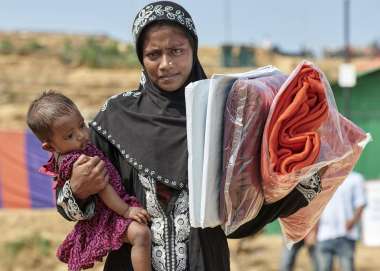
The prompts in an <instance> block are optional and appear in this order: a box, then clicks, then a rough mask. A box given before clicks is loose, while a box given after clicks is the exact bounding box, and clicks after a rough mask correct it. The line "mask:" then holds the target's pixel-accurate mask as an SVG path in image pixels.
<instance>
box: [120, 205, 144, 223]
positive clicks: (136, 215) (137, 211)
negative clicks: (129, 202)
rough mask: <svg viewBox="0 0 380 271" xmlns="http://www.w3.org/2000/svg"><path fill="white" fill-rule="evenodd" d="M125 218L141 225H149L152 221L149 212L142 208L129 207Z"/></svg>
mask: <svg viewBox="0 0 380 271" xmlns="http://www.w3.org/2000/svg"><path fill="white" fill-rule="evenodd" d="M124 217H125V218H130V219H133V220H135V221H137V222H139V223H141V224H148V221H149V220H150V216H149V214H148V212H147V211H146V210H145V209H143V208H141V207H129V208H128V210H127V211H126V212H125V215H124Z"/></svg>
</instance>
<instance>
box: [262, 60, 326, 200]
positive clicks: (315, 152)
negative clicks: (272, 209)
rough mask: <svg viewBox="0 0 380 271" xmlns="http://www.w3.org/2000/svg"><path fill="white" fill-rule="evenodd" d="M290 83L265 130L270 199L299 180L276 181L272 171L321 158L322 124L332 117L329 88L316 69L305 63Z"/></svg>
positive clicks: (266, 180) (281, 172)
mask: <svg viewBox="0 0 380 271" xmlns="http://www.w3.org/2000/svg"><path fill="white" fill-rule="evenodd" d="M287 83H288V84H287ZM287 83H285V84H284V86H285V87H282V89H281V90H280V93H279V95H278V97H276V98H277V99H275V101H274V104H275V106H273V110H272V114H271V115H270V118H269V119H268V121H267V124H266V126H267V127H266V129H265V132H264V136H265V140H266V142H268V143H267V144H268V148H267V149H266V148H263V149H262V150H263V155H262V157H265V159H267V158H269V168H264V170H263V172H264V176H263V177H264V183H263V187H264V194H265V195H266V197H265V199H266V201H267V202H275V201H277V200H279V199H281V198H282V197H284V196H286V195H287V193H288V192H289V191H290V190H291V189H292V188H293V187H294V186H295V185H296V184H297V180H296V179H293V180H287V181H285V182H282V183H277V182H276V180H274V181H275V184H273V183H272V182H273V178H271V177H270V172H271V173H276V174H279V175H285V174H289V173H292V172H295V171H297V170H299V169H303V168H305V167H308V166H310V165H312V164H313V163H314V162H315V161H316V160H317V158H318V156H319V153H320V146H321V139H320V136H319V133H318V128H319V127H320V126H321V124H322V123H323V122H324V121H325V120H326V119H327V117H328V105H327V97H326V92H325V88H324V85H323V83H322V82H321V79H320V75H319V73H318V72H317V71H316V70H315V69H313V68H312V67H311V66H310V65H308V64H303V65H302V67H301V68H300V69H299V71H298V73H297V74H296V75H295V76H294V77H293V78H291V81H290V82H287ZM267 150H268V154H269V157H268V155H267V154H266V153H265V152H266V151H267ZM262 164H263V165H265V163H262ZM268 170H269V172H268ZM279 186H280V187H279ZM265 188H268V189H266V190H265Z"/></svg>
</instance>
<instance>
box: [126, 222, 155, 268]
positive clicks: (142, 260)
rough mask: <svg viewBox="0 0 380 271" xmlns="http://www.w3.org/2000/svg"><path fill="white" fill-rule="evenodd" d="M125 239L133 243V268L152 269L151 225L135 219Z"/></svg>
mask: <svg viewBox="0 0 380 271" xmlns="http://www.w3.org/2000/svg"><path fill="white" fill-rule="evenodd" d="M125 241H126V242H128V243H130V244H131V245H132V251H131V259H132V265H133V270H135V271H151V270H152V262H151V251H150V250H151V236H150V229H149V227H148V226H147V225H144V224H140V223H138V222H136V221H133V222H132V223H131V224H130V225H129V227H128V230H127V233H126V238H125Z"/></svg>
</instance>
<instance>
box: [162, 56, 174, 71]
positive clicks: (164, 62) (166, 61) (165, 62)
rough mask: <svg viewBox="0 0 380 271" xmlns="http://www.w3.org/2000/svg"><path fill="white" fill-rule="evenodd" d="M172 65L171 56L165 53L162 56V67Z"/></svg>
mask: <svg viewBox="0 0 380 271" xmlns="http://www.w3.org/2000/svg"><path fill="white" fill-rule="evenodd" d="M171 65H172V59H171V57H170V56H169V55H167V54H164V55H163V56H162V58H161V62H160V68H161V69H166V68H169V67H170V66H171Z"/></svg>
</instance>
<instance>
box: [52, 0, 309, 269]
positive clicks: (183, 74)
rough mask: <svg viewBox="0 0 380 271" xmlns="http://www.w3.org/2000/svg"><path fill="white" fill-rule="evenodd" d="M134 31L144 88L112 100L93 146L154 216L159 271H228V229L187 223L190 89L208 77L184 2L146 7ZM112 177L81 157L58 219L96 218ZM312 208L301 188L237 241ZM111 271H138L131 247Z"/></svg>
mask: <svg viewBox="0 0 380 271" xmlns="http://www.w3.org/2000/svg"><path fill="white" fill-rule="evenodd" d="M132 32H133V35H134V39H135V42H136V51H137V56H138V58H139V60H140V63H141V64H142V66H143V72H142V75H141V80H140V85H139V88H138V89H137V90H136V91H130V92H125V93H122V94H119V95H116V96H113V97H111V98H110V99H108V101H107V102H106V103H105V104H104V106H103V107H102V108H101V110H100V112H99V114H98V115H97V117H96V118H95V120H94V121H93V122H91V128H92V141H93V142H94V143H95V144H96V145H97V146H98V147H99V148H100V149H101V150H102V151H103V152H104V153H105V154H106V155H107V156H108V157H109V158H110V159H111V161H112V162H113V164H114V165H115V166H116V168H117V169H118V170H119V172H120V174H121V176H122V178H123V182H124V185H125V188H126V190H127V191H128V193H130V194H132V195H135V196H136V197H137V198H138V199H139V201H140V202H141V203H142V204H143V205H144V207H145V208H146V209H147V211H148V213H149V214H150V216H151V220H152V224H151V232H152V267H153V269H154V270H197V271H203V270H218V271H223V270H230V267H229V250H228V244H227V239H226V236H225V235H224V233H223V231H222V229H221V228H220V227H216V228H207V229H199V228H191V227H190V223H189V207H188V204H189V201H188V184H187V141H186V108H185V96H184V89H185V86H186V85H187V84H188V83H190V82H193V81H197V80H201V79H204V78H206V75H205V73H204V71H203V68H202V66H201V65H200V63H199V60H198V56H197V49H198V38H197V34H196V30H195V27H194V24H193V21H192V19H191V17H190V15H189V13H188V12H187V11H186V10H185V9H184V8H183V7H181V6H179V5H178V4H176V3H173V2H169V1H159V2H154V3H152V4H149V5H147V6H145V7H144V8H143V9H141V11H140V12H139V13H138V14H137V16H136V18H135V21H134V24H133V29H132ZM107 178H108V177H107V176H106V174H105V170H104V165H103V163H102V162H101V161H100V160H99V159H98V158H96V157H92V158H89V157H85V156H82V157H80V159H78V160H77V162H76V164H75V165H74V169H73V174H72V177H71V180H70V182H67V185H65V187H64V188H63V190H60V191H58V192H57V198H58V200H57V205H58V209H59V211H60V213H61V214H62V215H63V216H65V217H66V218H67V219H69V220H79V219H86V218H87V217H90V216H91V215H92V214H93V210H94V204H95V201H94V200H93V199H92V197H90V195H92V194H95V193H97V192H99V190H101V189H102V188H103V187H104V186H105V184H106V183H107ZM73 195H74V196H73ZM306 204H307V200H306V199H305V198H304V197H303V195H302V193H300V192H298V190H296V189H295V190H294V191H293V192H292V193H291V194H289V195H288V196H287V197H286V198H284V199H283V200H281V201H279V202H276V203H274V204H271V205H265V206H264V207H263V208H262V211H261V212H260V213H259V215H258V218H257V219H255V221H252V222H249V223H248V224H246V225H243V226H242V228H241V229H239V230H238V231H237V232H236V234H234V236H233V237H236V238H238V237H242V236H246V235H248V234H252V233H254V232H256V231H258V230H259V229H261V228H262V227H263V226H264V225H266V224H267V223H268V222H270V221H272V220H274V219H276V218H277V217H278V216H280V215H287V214H290V213H293V212H294V211H296V210H297V209H298V208H300V207H302V206H305V205H306ZM105 270H113V271H115V270H132V268H131V265H130V247H129V246H127V245H125V246H124V247H122V248H121V249H120V250H118V251H113V252H111V253H110V255H109V256H108V258H107V261H106V264H105Z"/></svg>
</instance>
